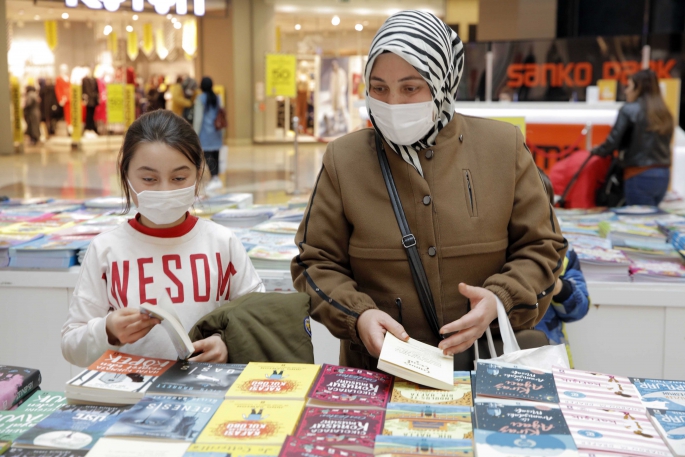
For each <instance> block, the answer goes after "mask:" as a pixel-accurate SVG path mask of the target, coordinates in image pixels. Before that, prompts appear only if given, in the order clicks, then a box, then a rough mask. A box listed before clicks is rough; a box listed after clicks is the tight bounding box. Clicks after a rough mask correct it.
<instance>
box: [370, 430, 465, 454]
mask: <svg viewBox="0 0 685 457" xmlns="http://www.w3.org/2000/svg"><path fill="white" fill-rule="evenodd" d="M373 453H374V454H375V455H381V454H383V455H385V454H388V455H399V456H408V455H412V456H413V455H449V456H453V457H473V442H472V441H471V440H448V439H443V438H422V437H412V436H386V435H378V436H377V437H376V444H375V446H374V448H373Z"/></svg>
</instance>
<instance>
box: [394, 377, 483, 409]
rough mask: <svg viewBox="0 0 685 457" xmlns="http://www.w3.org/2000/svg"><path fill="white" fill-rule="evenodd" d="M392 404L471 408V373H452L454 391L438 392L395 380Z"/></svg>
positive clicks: (403, 380) (405, 381) (412, 383)
mask: <svg viewBox="0 0 685 457" xmlns="http://www.w3.org/2000/svg"><path fill="white" fill-rule="evenodd" d="M390 401H391V402H392V403H418V404H431V405H455V406H471V405H472V404H473V395H472V390H471V373H469V372H468V371H455V372H454V390H438V389H432V388H430V387H425V386H421V385H419V384H416V383H414V382H411V381H407V380H405V379H401V378H395V383H394V385H393V387H392V397H391V399H390Z"/></svg>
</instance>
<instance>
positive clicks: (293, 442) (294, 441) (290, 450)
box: [186, 436, 369, 457]
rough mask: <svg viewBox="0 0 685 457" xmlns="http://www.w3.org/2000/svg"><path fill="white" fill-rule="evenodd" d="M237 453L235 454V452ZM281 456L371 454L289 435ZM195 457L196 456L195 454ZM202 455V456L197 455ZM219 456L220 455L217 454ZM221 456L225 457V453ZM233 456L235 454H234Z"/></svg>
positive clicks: (350, 456)
mask: <svg viewBox="0 0 685 457" xmlns="http://www.w3.org/2000/svg"><path fill="white" fill-rule="evenodd" d="M234 455H235V454H234ZM278 455H279V457H368V456H369V454H362V453H359V452H352V451H346V450H343V449H336V448H333V447H330V446H326V445H323V444H314V443H311V442H309V441H305V440H302V439H300V438H298V437H295V436H289V437H288V438H287V439H286V440H285V443H283V447H282V448H281V452H280V454H278ZM186 457H187V456H186ZM194 457H195V456H194ZM196 457H201V456H196ZM216 457H219V456H216ZM221 457H224V456H223V455H222V456H221ZM232 457H233V456H232Z"/></svg>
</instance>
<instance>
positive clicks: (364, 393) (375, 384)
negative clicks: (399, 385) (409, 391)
mask: <svg viewBox="0 0 685 457" xmlns="http://www.w3.org/2000/svg"><path fill="white" fill-rule="evenodd" d="M392 381H393V377H392V376H390V375H388V374H385V373H379V372H376V371H367V370H360V369H357V368H349V367H341V366H338V365H328V364H325V365H323V367H321V374H320V375H319V378H318V379H317V380H316V382H315V383H314V386H313V387H312V390H311V392H310V393H309V398H310V399H311V400H313V401H314V402H323V403H332V404H339V405H355V406H368V407H376V408H385V405H386V404H387V403H388V399H389V398H390V393H391V391H392Z"/></svg>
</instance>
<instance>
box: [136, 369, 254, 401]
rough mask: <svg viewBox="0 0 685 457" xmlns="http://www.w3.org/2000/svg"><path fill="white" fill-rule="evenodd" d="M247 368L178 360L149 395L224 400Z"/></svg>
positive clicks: (152, 388) (155, 384)
mask: <svg viewBox="0 0 685 457" xmlns="http://www.w3.org/2000/svg"><path fill="white" fill-rule="evenodd" d="M246 366H247V365H242V364H230V363H204V362H189V361H183V360H179V361H177V362H176V363H175V364H174V366H172V367H171V368H169V369H168V370H167V371H166V372H164V374H162V375H161V376H160V377H159V378H157V379H156V380H155V382H153V383H152V385H151V386H150V388H149V389H148V390H147V393H148V394H150V395H153V394H157V395H184V396H191V397H216V398H224V396H225V395H226V392H227V391H228V389H229V387H231V386H232V385H233V383H234V382H235V380H236V379H237V378H238V376H239V375H240V373H242V372H243V370H244V369H245V367H246Z"/></svg>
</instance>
